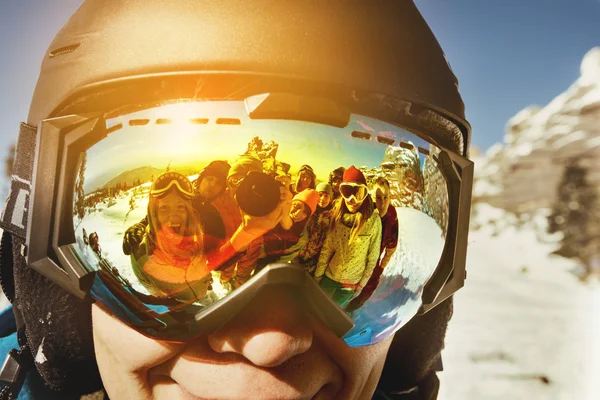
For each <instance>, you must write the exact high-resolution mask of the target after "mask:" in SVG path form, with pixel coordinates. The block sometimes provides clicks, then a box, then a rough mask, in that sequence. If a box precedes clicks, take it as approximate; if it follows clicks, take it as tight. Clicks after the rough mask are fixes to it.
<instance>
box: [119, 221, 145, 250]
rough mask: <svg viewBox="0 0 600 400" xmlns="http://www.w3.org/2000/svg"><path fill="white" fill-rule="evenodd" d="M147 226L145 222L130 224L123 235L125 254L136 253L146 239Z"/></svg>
mask: <svg viewBox="0 0 600 400" xmlns="http://www.w3.org/2000/svg"><path fill="white" fill-rule="evenodd" d="M145 232H146V227H145V226H144V225H143V224H135V225H132V226H130V227H129V228H128V229H127V230H126V231H125V235H123V254H125V255H126V256H128V255H130V254H132V253H134V252H135V251H136V250H137V248H138V247H139V245H140V243H141V242H142V240H143V239H144V233H145Z"/></svg>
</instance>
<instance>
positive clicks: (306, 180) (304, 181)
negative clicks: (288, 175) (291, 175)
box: [298, 171, 312, 191]
mask: <svg viewBox="0 0 600 400" xmlns="http://www.w3.org/2000/svg"><path fill="white" fill-rule="evenodd" d="M298 181H299V182H300V185H299V191H302V190H304V189H306V188H307V187H308V186H309V185H310V182H311V181H312V177H311V176H310V174H309V173H308V172H306V171H302V172H300V176H299V178H298Z"/></svg>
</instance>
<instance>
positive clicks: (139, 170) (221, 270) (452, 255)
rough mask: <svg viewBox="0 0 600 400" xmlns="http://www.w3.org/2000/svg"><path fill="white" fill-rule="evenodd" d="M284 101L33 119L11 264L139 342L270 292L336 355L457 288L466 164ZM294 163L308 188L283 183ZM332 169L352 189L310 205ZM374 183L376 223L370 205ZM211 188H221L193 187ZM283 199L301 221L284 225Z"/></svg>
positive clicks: (209, 323) (169, 336) (207, 328)
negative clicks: (294, 305)
mask: <svg viewBox="0 0 600 400" xmlns="http://www.w3.org/2000/svg"><path fill="white" fill-rule="evenodd" d="M289 97H293V95H275V94H267V95H261V96H257V97H252V98H248V99H246V100H241V101H237V100H235V101H195V100H190V101H182V100H181V99H178V100H177V101H174V102H164V103H162V104H158V105H157V104H155V103H153V104H152V105H149V106H147V107H145V108H144V107H139V106H137V108H135V109H134V110H133V111H128V112H126V113H111V114H98V115H95V116H90V115H85V116H77V115H74V116H67V117H60V118H54V119H48V120H44V121H43V122H42V123H41V125H40V126H39V128H38V133H37V134H38V136H39V137H38V146H42V148H48V149H55V150H56V151H54V152H53V151H52V150H46V151H38V152H37V153H36V154H37V161H36V162H37V163H36V164H35V165H37V169H36V170H35V171H34V173H33V184H32V194H31V199H30V202H29V206H30V210H31V211H30V212H29V226H28V230H27V246H28V253H27V261H28V263H29V264H30V265H31V266H32V267H33V268H35V269H36V270H38V271H39V272H41V273H42V274H44V275H46V276H47V277H49V278H50V279H52V280H53V281H54V282H57V283H58V284H60V285H62V286H63V287H64V288H65V289H67V290H69V291H71V292H72V293H74V294H76V295H78V296H80V297H85V296H88V295H91V298H92V299H93V300H94V301H96V302H97V304H98V305H99V306H101V307H102V308H103V309H105V310H106V311H108V312H110V313H111V314H112V315H114V316H115V317H117V318H118V319H120V320H121V321H123V322H125V323H126V324H128V325H129V326H131V327H133V328H134V329H136V330H138V331H139V332H141V333H143V334H145V335H147V336H150V337H153V338H156V339H163V340H172V341H186V340H190V339H191V338H194V337H196V336H198V335H202V334H206V333H210V332H213V331H215V330H216V329H219V328H220V327H221V326H223V325H224V324H226V323H227V321H229V320H231V319H232V318H235V316H236V315H238V314H239V313H243V312H244V309H245V308H246V307H247V306H248V304H249V303H251V300H252V298H254V297H255V296H256V295H257V294H258V293H260V292H261V291H262V290H263V289H264V288H266V287H270V286H272V285H284V286H286V287H288V288H289V289H290V290H289V293H293V294H294V296H296V297H297V299H298V301H300V302H302V303H303V304H304V306H305V308H306V312H307V313H309V314H311V315H313V316H314V317H315V318H317V319H319V320H320V321H321V322H322V323H323V324H325V325H326V326H328V327H329V328H330V329H332V330H333V331H334V332H335V333H336V334H337V335H339V336H340V337H343V338H344V340H345V341H346V342H347V343H348V345H350V346H353V347H360V346H366V345H371V344H374V343H377V342H379V341H381V340H383V339H385V338H387V337H389V336H390V335H393V334H394V333H395V332H396V331H397V330H398V329H400V328H401V327H402V326H404V325H405V324H406V323H407V322H408V321H409V320H410V319H411V318H413V317H414V316H415V315H417V314H418V313H422V312H425V311H427V310H428V309H430V308H432V307H434V306H435V305H436V304H438V303H439V302H440V301H442V300H443V299H445V298H447V297H448V296H449V295H450V294H452V293H453V292H454V291H456V290H457V289H458V288H460V287H461V286H462V284H463V281H464V274H465V272H464V262H465V254H466V236H467V225H468V214H469V206H470V189H471V184H472V163H471V162H470V161H468V160H466V159H464V158H463V157H461V156H459V155H457V154H455V153H453V152H452V151H450V150H448V149H445V148H443V147H440V146H438V145H437V144H436V143H435V142H434V141H433V140H432V139H430V138H429V136H427V135H425V134H421V133H419V134H418V135H417V134H415V133H412V132H409V131H408V130H406V129H403V128H401V127H399V126H396V125H393V124H390V123H387V122H384V121H380V120H377V119H374V118H370V117H367V116H363V115H358V114H352V113H350V112H340V111H339V110H340V108H335V107H334V106H333V105H332V106H331V107H330V108H327V107H322V106H320V107H318V108H317V107H312V108H310V110H308V111H306V112H303V113H299V112H298V110H297V109H293V107H299V106H301V105H302V104H309V102H308V100H307V99H306V98H303V99H304V100H303V101H302V102H297V101H295V102H290V101H286V99H289ZM290 104H293V105H294V106H293V107H292V106H290ZM272 107H275V109H274V110H275V111H276V112H272V110H271V108H272ZM130 110H132V109H131V108H130ZM336 110H337V111H336ZM287 112H289V114H286V113H287ZM311 112H312V113H320V114H318V115H317V114H310V113H311ZM325 114H326V116H327V118H324V117H323V115H325ZM56 154H58V155H59V156H58V157H57V156H56ZM106 160H110V162H107V161H106ZM217 161H218V162H217ZM303 166H309V167H310V168H311V169H312V171H313V172H314V174H315V179H314V180H311V181H309V182H307V180H300V179H298V175H299V174H300V171H301V168H302V167H303ZM340 167H343V168H345V169H349V168H355V169H357V170H358V171H356V172H355V173H356V174H360V175H362V176H363V177H364V180H365V182H367V185H352V184H348V183H345V184H341V185H340V192H341V197H340V196H332V202H331V203H330V204H328V205H327V206H325V207H323V208H321V207H317V202H318V195H316V192H315V191H314V189H315V187H314V185H317V184H319V183H320V182H327V181H328V179H329V176H330V174H331V172H332V171H335V170H338V169H339V168H340ZM306 168H307V167H304V169H306ZM207 177H211V179H212V181H213V182H212V183H211V185H203V184H202V179H206V178H207ZM230 177H236V178H239V184H238V185H229V186H228V185H227V181H228V179H229V178H230ZM282 177H285V178H286V179H282ZM290 177H291V179H290ZM361 179H362V178H361ZM382 179H383V180H386V181H387V183H388V184H389V187H390V192H389V197H390V198H391V205H390V207H389V208H388V211H387V213H386V214H385V215H381V214H380V211H379V210H378V209H377V207H376V204H375V202H374V199H371V197H370V195H369V190H370V189H371V188H372V186H373V184H374V183H375V181H377V180H379V181H381V180H382ZM196 180H198V181H197V182H196V183H197V185H196V190H194V189H193V186H192V184H191V183H190V182H194V181H196ZM215 182H216V183H221V184H222V187H223V188H225V189H224V190H220V191H217V190H214V189H213V190H208V189H206V190H205V187H206V188H211V187H214V184H215ZM284 182H285V183H284ZM307 185H308V186H307ZM55 188H57V189H56V190H55ZM48 193H54V194H55V195H54V196H48V195H47V194H48ZM292 197H294V199H296V200H300V201H303V202H304V203H305V204H306V205H307V206H308V207H309V208H310V209H311V210H312V211H313V213H312V214H308V213H307V218H305V219H304V220H301V221H297V220H292V218H291V215H290V207H291V201H290V199H291V198H292ZM351 197H354V198H356V199H357V200H358V199H362V201H363V203H362V205H361V206H360V208H359V209H358V210H356V208H355V207H353V208H351V209H350V208H348V207H347V205H346V199H347V198H351ZM359 214H360V215H359ZM359 217H360V218H359ZM91 234H94V235H97V236H98V237H99V240H98V241H95V242H94V243H91V242H90V241H89V240H88V239H89V235H91Z"/></svg>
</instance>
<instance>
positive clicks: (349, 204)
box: [344, 197, 365, 214]
mask: <svg viewBox="0 0 600 400" xmlns="http://www.w3.org/2000/svg"><path fill="white" fill-rule="evenodd" d="M364 201H365V199H362V200H361V201H357V200H356V197H351V198H350V200H348V199H346V198H345V199H344V203H346V208H347V209H348V211H349V212H350V213H351V214H354V213H356V212H358V210H360V206H362V203H363V202H364Z"/></svg>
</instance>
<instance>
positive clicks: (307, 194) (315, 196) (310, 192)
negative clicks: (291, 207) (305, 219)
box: [292, 188, 319, 215]
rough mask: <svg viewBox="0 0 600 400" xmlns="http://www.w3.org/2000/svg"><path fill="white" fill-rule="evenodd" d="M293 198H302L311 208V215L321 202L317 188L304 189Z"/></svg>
mask: <svg viewBox="0 0 600 400" xmlns="http://www.w3.org/2000/svg"><path fill="white" fill-rule="evenodd" d="M293 200H300V201H301V202H303V203H304V204H306V205H307V206H308V208H310V215H313V214H314V212H315V210H316V209H317V203H318V202H319V192H317V191H316V190H315V189H310V188H309V189H304V190H303V191H301V192H300V193H298V194H297V195H295V196H294V198H293V199H292V201H293Z"/></svg>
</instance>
